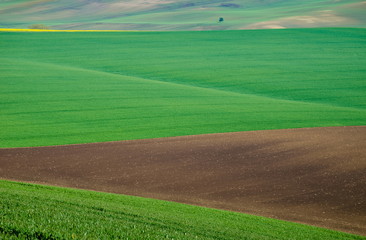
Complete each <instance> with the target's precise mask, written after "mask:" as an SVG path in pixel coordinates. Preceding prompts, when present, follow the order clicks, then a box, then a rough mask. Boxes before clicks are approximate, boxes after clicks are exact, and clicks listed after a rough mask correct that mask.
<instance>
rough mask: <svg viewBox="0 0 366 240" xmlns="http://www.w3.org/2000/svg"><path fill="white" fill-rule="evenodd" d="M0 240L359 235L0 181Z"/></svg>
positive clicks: (239, 214)
mask: <svg viewBox="0 0 366 240" xmlns="http://www.w3.org/2000/svg"><path fill="white" fill-rule="evenodd" d="M0 195H1V198H0V238H1V239H189V240H191V239H291V240H295V239H304V240H305V239H306V240H310V239H314V240H315V239H319V240H326V239H332V240H336V239H340V240H341V239H342V240H346V239H365V238H363V237H361V236H356V235H351V234H346V233H341V232H336V231H331V230H326V229H321V228H317V227H312V226H307V225H301V224H296V223H291V222H285V221H280V220H274V219H268V218H263V217H257V216H251V215H246V214H241V213H234V212H228V211H222V210H215V209H209V208H202V207H196V206H190V205H184V204H178V203H173V202H166V201H160V200H153V199H146V198H138V197H132V196H124V195H117V194H108V193H100V192H92V191H84V190H73V189H67V188H58V187H48V186H41V185H33V184H25V183H16V182H9V181H3V180H0Z"/></svg>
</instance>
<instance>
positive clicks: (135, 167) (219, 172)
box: [0, 127, 366, 235]
mask: <svg viewBox="0 0 366 240" xmlns="http://www.w3.org/2000/svg"><path fill="white" fill-rule="evenodd" d="M365 170H366V127H330V128H307V129H306V128H304V129H290V130H268V131H252V132H238V133H222V134H207V135H196V136H183V137H171V138H160V139H147V140H131V141H120V142H107V143H94V144H81V145H67V146H51V147H33V148H9V149H0V178H3V179H10V180H18V181H28V182H36V183H43V184H51V185H59V186H66V187H74V188H83V189H91V190H97V191H105V192H114V193H123V194H130V195H137V196H142V197H151V198H158V199H164V200H171V201H177V202H183V203H188V204H196V205H201V206H207V207H214V208H221V209H227V210H233V211H239V212H245V213H251V214H256V215H261V216H266V217H273V218H278V219H284V220H290V221H295V222H301V223H306V224H312V225H317V226H321V227H327V228H332V229H337V230H341V231H347V232H352V233H356V234H361V235H366V226H365V225H364V224H363V223H365V222H366V202H365V199H366V198H365V196H366V188H365V183H366V175H365Z"/></svg>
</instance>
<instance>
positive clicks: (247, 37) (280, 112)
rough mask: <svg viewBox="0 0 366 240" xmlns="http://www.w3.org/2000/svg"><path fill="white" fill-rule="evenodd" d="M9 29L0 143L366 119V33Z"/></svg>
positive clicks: (55, 141) (141, 136)
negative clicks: (118, 31)
mask: <svg viewBox="0 0 366 240" xmlns="http://www.w3.org/2000/svg"><path fill="white" fill-rule="evenodd" d="M1 34H2V38H1V43H2V44H0V47H1V49H0V50H1V52H2V56H1V58H2V59H1V60H2V65H1V66H0V71H1V74H2V78H1V79H0V84H1V86H2V88H1V90H0V100H1V103H2V111H1V116H0V120H1V122H2V123H3V124H2V126H1V129H0V130H1V131H0V132H1V133H0V141H1V144H0V147H28V146H47V145H63V144H77V143H90V142H106V141H118V140H128V139H144V138H160V137H169V136H182V135H196V134H206V133H218V132H237V131H249V130H265V129H288V128H302V127H322V126H347V125H348V126H352V125H365V124H366V122H365V119H366V110H365V106H364V103H365V102H366V95H365V91H364V90H365V88H366V86H365V82H364V76H365V66H366V63H365V59H366V58H364V57H363V56H364V55H365V51H364V49H365V42H364V40H363V37H364V36H365V31H364V30H362V29H310V30H299V29H297V30H280V31H273V30H272V31H271V30H265V31H229V32H194V33H192V32H179V33H178V32H169V33H162V32H160V33H159V32H145V33H141V32H138V33H137V32H136V33H128V32H125V33H123V32H121V33H113V32H111V33H108V32H106V33H94V32H85V33H77V32H75V33H47V32H45V33H32V32H29V33H15V32H14V33H4V32H3V33H1ZM268 39H271V41H270V42H269V41H268ZM345 63H346V64H345Z"/></svg>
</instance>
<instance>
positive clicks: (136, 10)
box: [0, 0, 366, 30]
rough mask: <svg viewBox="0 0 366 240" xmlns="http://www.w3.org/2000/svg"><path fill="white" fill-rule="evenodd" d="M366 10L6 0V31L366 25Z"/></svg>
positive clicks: (0, 11)
mask: <svg viewBox="0 0 366 240" xmlns="http://www.w3.org/2000/svg"><path fill="white" fill-rule="evenodd" d="M365 10H366V1H362V0H308V1H302V0H202V1H192V0H185V1H177V0H123V1H121V0H119V1H117V0H63V1H59V0H56V1H55V0H0V28H28V27H29V26H30V25H32V24H43V25H45V26H48V27H49V28H52V29H121V30H123V29H125V30H130V29H134V30H214V29H217V30H225V29H261V28H302V27H366V14H364V13H365ZM219 18H223V21H221V22H219Z"/></svg>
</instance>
